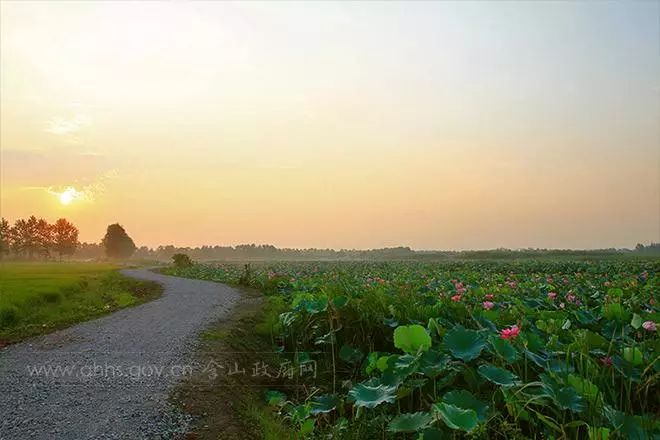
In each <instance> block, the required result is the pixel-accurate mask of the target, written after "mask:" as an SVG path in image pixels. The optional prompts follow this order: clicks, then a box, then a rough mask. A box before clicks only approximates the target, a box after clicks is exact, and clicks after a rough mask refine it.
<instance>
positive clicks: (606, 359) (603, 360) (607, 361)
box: [600, 356, 612, 367]
mask: <svg viewBox="0 0 660 440" xmlns="http://www.w3.org/2000/svg"><path fill="white" fill-rule="evenodd" d="M600 363H601V364H603V365H605V366H607V367H609V366H611V365H612V358H611V357H610V356H607V357H602V358H600Z"/></svg>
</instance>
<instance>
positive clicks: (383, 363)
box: [376, 356, 390, 372]
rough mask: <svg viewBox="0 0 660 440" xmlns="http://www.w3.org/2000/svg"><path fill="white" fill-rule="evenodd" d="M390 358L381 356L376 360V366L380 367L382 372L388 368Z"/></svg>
mask: <svg viewBox="0 0 660 440" xmlns="http://www.w3.org/2000/svg"><path fill="white" fill-rule="evenodd" d="M389 360H390V356H381V357H379V358H378V360H377V361H376V368H378V369H379V370H380V371H381V372H383V371H385V370H387V365H388V361H389Z"/></svg>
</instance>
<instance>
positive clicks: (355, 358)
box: [339, 345, 364, 364]
mask: <svg viewBox="0 0 660 440" xmlns="http://www.w3.org/2000/svg"><path fill="white" fill-rule="evenodd" d="M363 357H364V354H362V352H361V351H360V350H359V349H357V348H354V347H351V346H350V345H343V346H342V347H341V349H339V359H341V360H342V361H344V362H346V363H349V364H357V363H359V362H360V361H361V360H362V358H363Z"/></svg>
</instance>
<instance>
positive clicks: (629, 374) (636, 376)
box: [612, 356, 641, 382]
mask: <svg viewBox="0 0 660 440" xmlns="http://www.w3.org/2000/svg"><path fill="white" fill-rule="evenodd" d="M612 365H613V366H614V369H615V370H616V371H618V372H619V373H620V374H621V375H622V376H623V377H625V378H626V379H629V380H631V381H633V382H639V381H640V380H641V373H640V371H639V369H638V368H635V366H634V365H633V364H632V363H631V362H628V361H626V360H624V359H623V358H622V357H621V356H612Z"/></svg>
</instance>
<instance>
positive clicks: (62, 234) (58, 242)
mask: <svg viewBox="0 0 660 440" xmlns="http://www.w3.org/2000/svg"><path fill="white" fill-rule="evenodd" d="M52 230H53V237H52V240H53V248H54V249H55V252H57V253H58V254H59V256H60V260H61V259H62V255H73V253H74V252H75V251H76V248H77V247H78V228H76V227H75V226H74V225H73V224H71V223H69V222H68V221H67V219H64V218H61V219H59V220H57V221H56V222H55V224H54V225H53V228H52Z"/></svg>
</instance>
